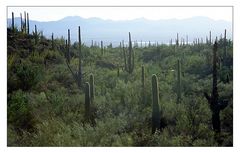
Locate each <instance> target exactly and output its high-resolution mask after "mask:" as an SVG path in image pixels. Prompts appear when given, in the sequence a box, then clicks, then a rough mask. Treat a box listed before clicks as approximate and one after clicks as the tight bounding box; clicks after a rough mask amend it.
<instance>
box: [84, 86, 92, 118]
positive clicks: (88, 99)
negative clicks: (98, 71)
mask: <svg viewBox="0 0 240 153" xmlns="http://www.w3.org/2000/svg"><path fill="white" fill-rule="evenodd" d="M90 104H91V97H90V84H89V83H88V82H86V83H85V119H86V120H89V119H90Z"/></svg>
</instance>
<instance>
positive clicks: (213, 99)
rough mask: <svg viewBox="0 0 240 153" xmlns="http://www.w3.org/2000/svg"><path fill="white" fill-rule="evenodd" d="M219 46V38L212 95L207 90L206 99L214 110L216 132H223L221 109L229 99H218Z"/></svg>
mask: <svg viewBox="0 0 240 153" xmlns="http://www.w3.org/2000/svg"><path fill="white" fill-rule="evenodd" d="M217 48H218V43H217V40H216V41H215V43H214V46H213V60H212V61H213V70H212V77H213V82H212V95H211V96H209V95H208V94H207V93H206V92H205V93H204V95H205V97H206V99H207V100H208V104H209V106H210V109H211V112H212V126H213V130H214V131H215V132H216V133H219V132H221V127H220V125H221V122H220V115H219V113H220V111H221V110H223V109H224V108H226V106H227V105H228V102H227V101H219V100H218V89H217Z"/></svg>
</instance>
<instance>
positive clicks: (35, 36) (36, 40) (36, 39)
mask: <svg viewBox="0 0 240 153" xmlns="http://www.w3.org/2000/svg"><path fill="white" fill-rule="evenodd" d="M34 29H35V30H34V31H35V32H34V39H35V45H36V44H37V43H38V30H37V25H36V24H35V26H34Z"/></svg>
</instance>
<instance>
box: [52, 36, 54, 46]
mask: <svg viewBox="0 0 240 153" xmlns="http://www.w3.org/2000/svg"><path fill="white" fill-rule="evenodd" d="M52 50H54V34H53V33H52Z"/></svg>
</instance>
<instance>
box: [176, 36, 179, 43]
mask: <svg viewBox="0 0 240 153" xmlns="http://www.w3.org/2000/svg"><path fill="white" fill-rule="evenodd" d="M176 46H179V38H178V33H177V39H176Z"/></svg>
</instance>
